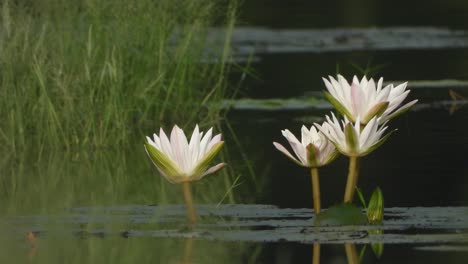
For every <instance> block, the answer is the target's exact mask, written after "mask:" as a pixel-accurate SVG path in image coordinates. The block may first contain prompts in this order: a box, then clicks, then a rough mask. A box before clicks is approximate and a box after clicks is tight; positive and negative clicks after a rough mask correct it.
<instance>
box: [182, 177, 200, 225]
mask: <svg viewBox="0 0 468 264" xmlns="http://www.w3.org/2000/svg"><path fill="white" fill-rule="evenodd" d="M182 190H183V192H184V200H185V206H186V207H187V217H188V220H189V223H190V224H191V225H193V224H195V223H196V222H197V213H196V212H195V207H193V198H192V183H191V182H189V181H186V182H182Z"/></svg>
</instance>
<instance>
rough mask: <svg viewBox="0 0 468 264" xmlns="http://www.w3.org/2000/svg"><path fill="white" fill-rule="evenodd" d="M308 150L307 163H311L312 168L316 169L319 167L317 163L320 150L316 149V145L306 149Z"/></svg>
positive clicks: (310, 145)
mask: <svg viewBox="0 0 468 264" xmlns="http://www.w3.org/2000/svg"><path fill="white" fill-rule="evenodd" d="M306 150H307V163H309V166H310V167H313V168H316V167H318V165H319V162H318V161H317V156H318V153H317V152H318V150H317V149H316V148H315V146H314V144H312V143H310V144H309V145H307V147H306Z"/></svg>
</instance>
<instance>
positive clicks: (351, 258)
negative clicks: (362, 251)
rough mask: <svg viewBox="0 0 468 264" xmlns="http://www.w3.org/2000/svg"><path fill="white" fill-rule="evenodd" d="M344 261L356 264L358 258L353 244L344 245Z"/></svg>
mask: <svg viewBox="0 0 468 264" xmlns="http://www.w3.org/2000/svg"><path fill="white" fill-rule="evenodd" d="M344 246H345V252H346V259H347V260H348V262H347V263H348V264H358V263H359V256H358V253H357V249H356V245H354V244H345V245H344Z"/></svg>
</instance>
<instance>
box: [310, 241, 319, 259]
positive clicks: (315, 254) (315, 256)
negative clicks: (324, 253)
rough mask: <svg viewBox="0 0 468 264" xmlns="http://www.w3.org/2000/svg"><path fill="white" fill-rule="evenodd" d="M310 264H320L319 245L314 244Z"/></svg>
mask: <svg viewBox="0 0 468 264" xmlns="http://www.w3.org/2000/svg"><path fill="white" fill-rule="evenodd" d="M312 264H320V244H318V243H314V249H313V256H312Z"/></svg>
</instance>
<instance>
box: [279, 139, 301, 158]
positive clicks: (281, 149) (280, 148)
mask: <svg viewBox="0 0 468 264" xmlns="http://www.w3.org/2000/svg"><path fill="white" fill-rule="evenodd" d="M273 145H274V146H275V148H276V149H277V150H279V151H281V152H283V153H284V154H285V155H286V156H288V157H289V158H290V159H292V160H294V161H296V162H297V163H302V162H300V161H299V160H298V159H296V158H295V157H293V155H291V153H290V152H289V151H288V150H287V149H286V148H285V147H283V145H281V144H279V143H277V142H273Z"/></svg>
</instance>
